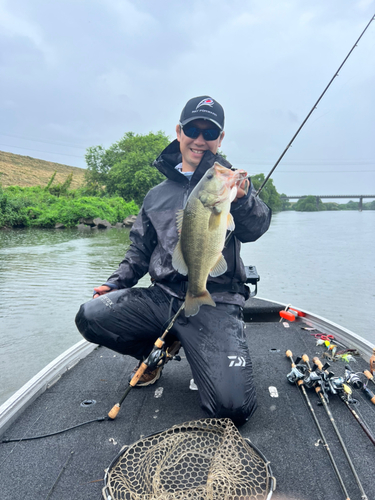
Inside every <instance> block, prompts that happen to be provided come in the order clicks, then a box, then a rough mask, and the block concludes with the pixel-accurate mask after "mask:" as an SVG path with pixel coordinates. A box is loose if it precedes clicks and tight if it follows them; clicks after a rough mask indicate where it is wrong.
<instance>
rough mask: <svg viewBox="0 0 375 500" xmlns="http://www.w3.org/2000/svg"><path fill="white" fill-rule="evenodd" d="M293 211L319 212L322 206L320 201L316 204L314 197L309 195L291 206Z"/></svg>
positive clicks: (322, 208)
mask: <svg viewBox="0 0 375 500" xmlns="http://www.w3.org/2000/svg"><path fill="white" fill-rule="evenodd" d="M293 209H294V210H297V212H319V211H320V210H324V204H323V202H322V200H320V199H319V201H318V204H317V203H316V196H314V195H309V196H305V197H304V198H300V199H299V200H298V201H297V203H295V204H294V205H293Z"/></svg>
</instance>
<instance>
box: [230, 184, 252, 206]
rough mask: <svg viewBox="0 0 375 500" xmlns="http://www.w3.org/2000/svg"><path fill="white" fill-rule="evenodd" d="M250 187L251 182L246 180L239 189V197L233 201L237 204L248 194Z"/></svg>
mask: <svg viewBox="0 0 375 500" xmlns="http://www.w3.org/2000/svg"><path fill="white" fill-rule="evenodd" d="M249 186H250V182H249V179H244V180H243V181H242V182H241V183H240V184H239V186H238V188H237V196H236V197H235V199H234V200H233V202H234V203H235V202H236V201H237V200H239V199H240V198H242V197H243V196H245V194H247V192H248V191H249Z"/></svg>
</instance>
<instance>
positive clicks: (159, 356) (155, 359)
mask: <svg viewBox="0 0 375 500" xmlns="http://www.w3.org/2000/svg"><path fill="white" fill-rule="evenodd" d="M184 307H185V302H184V303H183V304H182V306H181V307H180V308H179V310H178V311H177V312H176V314H175V315H174V316H173V318H172V320H171V322H170V323H169V325H168V326H167V328H166V329H165V331H164V333H163V335H162V336H161V337H159V338H158V339H156V341H155V343H154V347H153V349H152V351H151V352H150V354H149V355H148V356H147V358H146V359H145V360H144V361H142V363H141V364H140V366H139V368H138V370H137V371H136V372H135V374H134V376H133V377H132V378H131V379H130V382H129V385H128V387H127V389H126V391H125V392H124V394H123V396H122V398H121V399H120V401H119V402H118V403H116V404H115V405H114V406H113V408H112V409H111V411H110V412H109V413H108V417H109V418H110V419H111V420H114V419H115V418H116V417H117V415H118V412H119V411H120V408H121V405H122V403H123V402H124V399H125V398H126V396H127V395H128V394H129V392H130V391H131V389H133V387H135V386H136V385H137V383H138V381H139V379H140V378H141V377H142V375H143V374H144V372H145V371H146V370H147V368H150V369H155V368H158V367H161V366H163V365H165V363H167V362H168V361H170V360H171V359H173V358H175V359H177V357H176V356H175V354H176V351H178V349H179V345H180V342H176V344H177V345H176V346H175V347H174V348H173V346H171V348H170V349H169V350H168V349H167V350H165V349H163V347H164V344H165V340H164V339H165V337H166V336H167V334H168V332H169V330H170V329H171V328H172V326H173V325H174V322H175V321H176V319H177V318H178V316H179V315H180V313H181V312H182V310H183V309H184Z"/></svg>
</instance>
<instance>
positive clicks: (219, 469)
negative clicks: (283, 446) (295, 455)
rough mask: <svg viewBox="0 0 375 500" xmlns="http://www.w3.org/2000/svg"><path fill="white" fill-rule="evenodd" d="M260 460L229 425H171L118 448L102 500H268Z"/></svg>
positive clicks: (271, 481)
mask: <svg viewBox="0 0 375 500" xmlns="http://www.w3.org/2000/svg"><path fill="white" fill-rule="evenodd" d="M275 486H276V481H275V478H274V477H273V475H272V471H271V467H270V464H269V462H268V461H267V459H266V458H265V457H264V456H263V454H262V453H261V452H260V451H259V450H258V449H257V448H256V447H255V446H254V445H253V444H252V443H251V442H250V441H249V440H248V439H245V438H243V437H242V436H241V434H240V433H239V432H238V429H237V428H236V427H235V425H234V424H233V422H232V420H230V419H210V418H208V419H201V420H194V421H190V422H185V423H183V424H180V425H174V426H173V427H171V428H170V429H167V430H165V431H163V432H159V433H155V434H151V435H150V436H147V437H144V438H142V439H140V440H138V441H136V442H135V443H134V444H132V445H130V446H125V447H123V448H122V450H121V451H120V453H119V454H118V455H117V456H116V457H115V458H114V460H113V461H112V463H111V464H110V465H109V467H108V469H107V470H106V474H105V477H104V488H103V496H104V498H105V500H219V499H220V500H269V499H270V498H271V496H272V493H273V491H274V489H275Z"/></svg>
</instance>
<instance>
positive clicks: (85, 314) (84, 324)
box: [75, 303, 98, 344]
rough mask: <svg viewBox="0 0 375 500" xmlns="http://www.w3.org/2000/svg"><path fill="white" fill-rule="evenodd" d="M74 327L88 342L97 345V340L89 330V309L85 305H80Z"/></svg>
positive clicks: (90, 329)
mask: <svg viewBox="0 0 375 500" xmlns="http://www.w3.org/2000/svg"><path fill="white" fill-rule="evenodd" d="M75 322H76V326H77V328H78V331H79V332H80V334H81V335H82V336H83V337H84V338H85V339H86V340H87V341H88V342H93V343H94V344H97V343H98V342H97V338H96V335H95V333H94V332H93V330H92V328H91V323H92V318H91V314H90V308H88V307H87V303H86V304H82V305H81V307H80V308H79V311H78V313H77V315H76V318H75Z"/></svg>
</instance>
